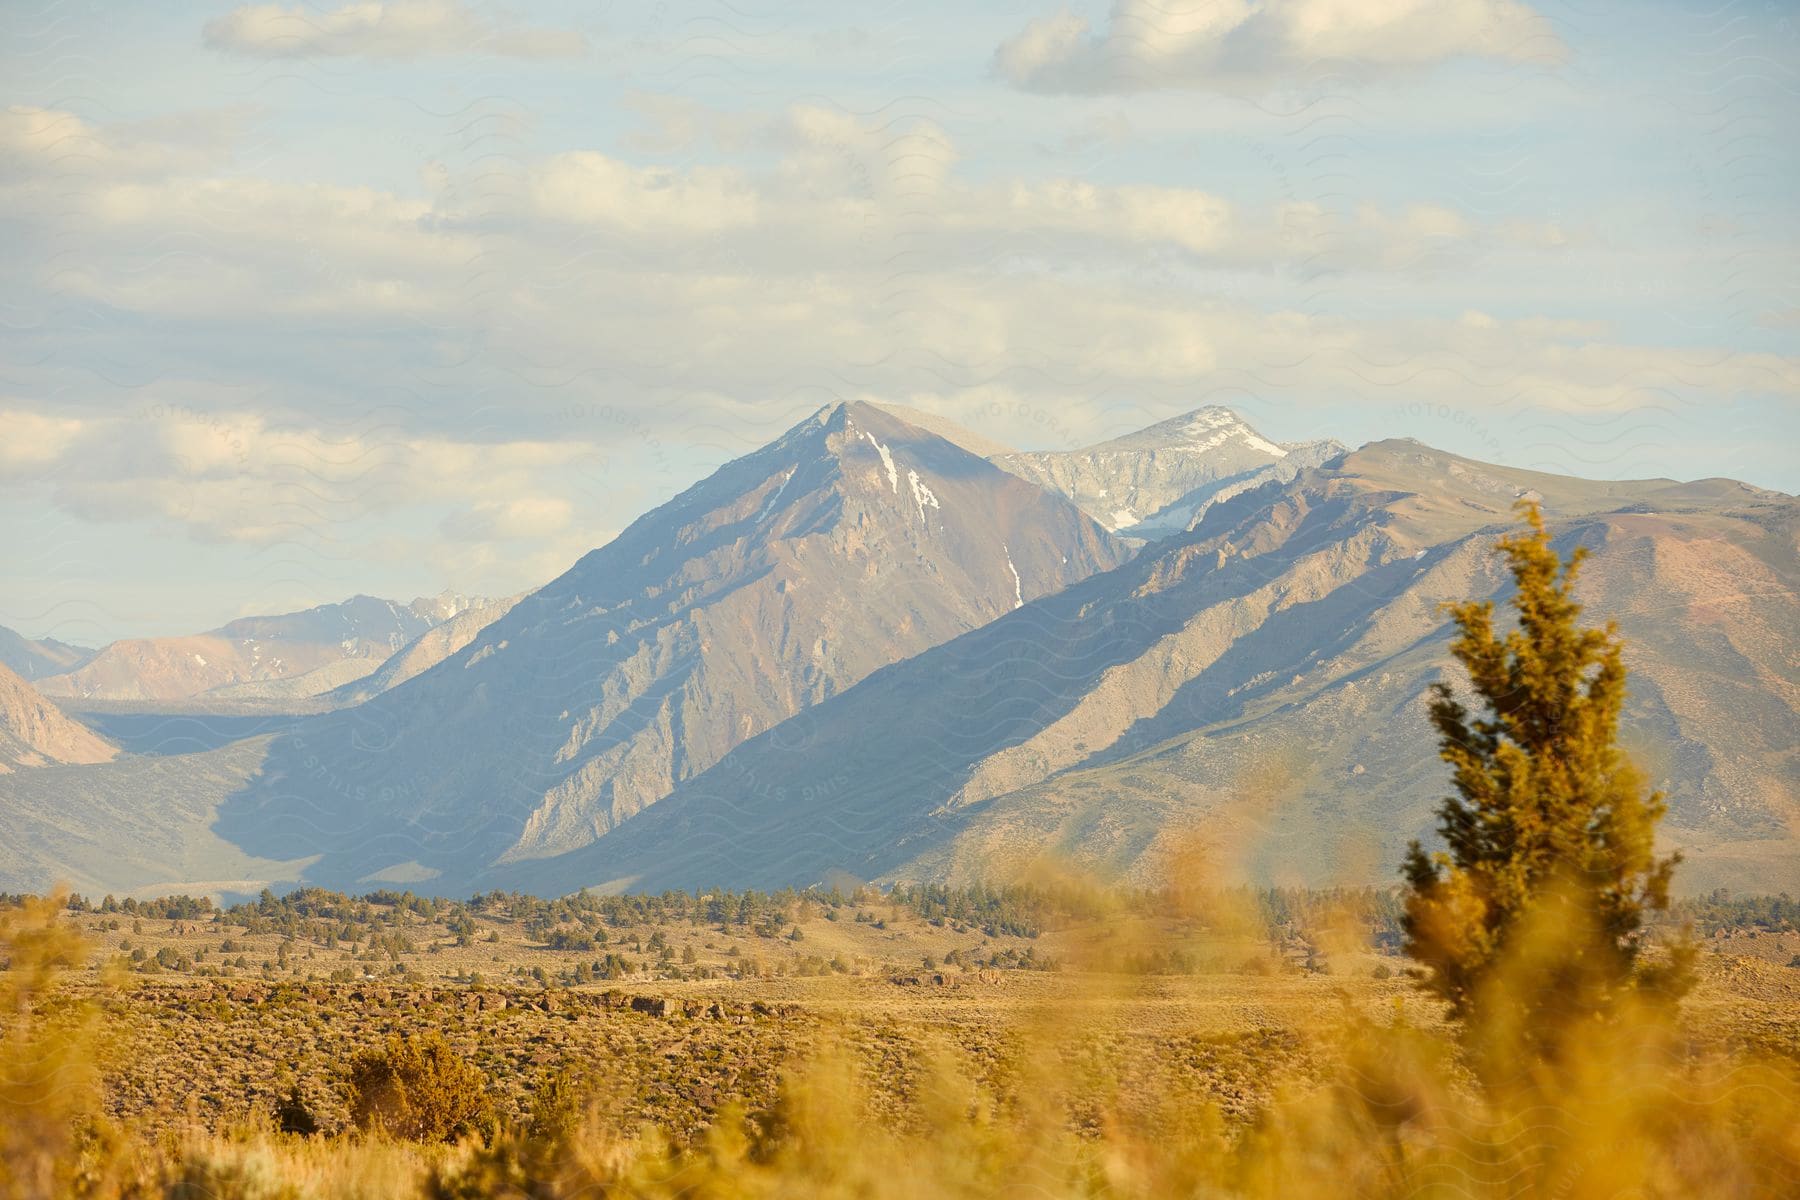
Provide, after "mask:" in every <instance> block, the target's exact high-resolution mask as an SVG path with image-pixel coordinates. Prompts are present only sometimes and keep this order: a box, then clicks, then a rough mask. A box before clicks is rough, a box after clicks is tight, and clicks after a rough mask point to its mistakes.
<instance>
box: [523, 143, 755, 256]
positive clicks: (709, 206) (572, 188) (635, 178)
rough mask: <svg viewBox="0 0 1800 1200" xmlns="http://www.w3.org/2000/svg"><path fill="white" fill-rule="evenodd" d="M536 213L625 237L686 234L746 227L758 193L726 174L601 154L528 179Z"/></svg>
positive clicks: (554, 163) (550, 166)
mask: <svg viewBox="0 0 1800 1200" xmlns="http://www.w3.org/2000/svg"><path fill="white" fill-rule="evenodd" d="M531 194H532V200H533V202H534V204H535V206H536V208H537V211H538V212H539V213H540V214H542V215H544V216H546V217H549V218H551V219H553V220H558V221H571V222H576V223H584V224H598V225H605V226H609V227H612V228H615V229H618V230H621V231H624V232H627V233H650V232H655V233H662V234H676V235H680V236H689V235H694V234H708V233H718V232H720V231H722V230H726V229H739V228H743V227H745V226H748V225H751V224H753V223H754V222H755V221H756V217H757V192H756V189H755V188H754V187H752V186H751V185H750V183H749V182H748V181H747V180H745V179H744V178H743V177H742V176H741V175H739V174H738V172H736V171H733V170H731V169H729V168H719V167H695V168H690V169H688V170H685V171H676V170H672V169H669V168H666V167H634V166H631V165H629V164H626V163H622V162H619V161H618V160H617V159H612V158H608V157H606V156H605V155H603V154H595V153H592V152H589V151H576V152H573V153H568V154H559V155H557V156H555V157H554V158H552V159H550V160H549V161H548V162H546V163H544V164H543V165H542V166H541V167H540V168H538V169H537V170H536V171H535V172H533V174H532V185H531Z"/></svg>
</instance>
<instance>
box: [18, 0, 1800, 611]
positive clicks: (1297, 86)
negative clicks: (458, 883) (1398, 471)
mask: <svg viewBox="0 0 1800 1200" xmlns="http://www.w3.org/2000/svg"><path fill="white" fill-rule="evenodd" d="M0 90H3V91H4V93H5V95H4V97H3V103H4V104H5V105H6V108H5V111H4V113H0V254H4V257H5V261H6V264H7V267H6V269H5V270H4V272H0V305H3V306H4V314H3V315H4V319H3V320H0V536H3V538H4V547H5V558H6V568H5V571H4V572H3V573H0V625H5V626H8V627H10V628H13V629H16V630H19V631H20V632H23V633H25V634H27V635H28V636H55V637H59V638H62V639H63V640H67V641H72V642H77V643H83V644H99V643H102V642H105V641H107V640H110V639H112V638H116V637H124V636H134V635H138V636H148V635H161V634H181V633H191V632H197V631H200V630H203V629H209V628H212V627H214V626H217V625H218V624H220V623H222V622H224V621H226V620H229V619H230V618H232V617H234V616H238V615H244V614H249V613H266V612H279V611H288V610H292V609H295V608H300V607H305V606H308V605H311V604H317V603H324V602H329V601H333V600H338V599H342V598H344V597H346V596H349V595H352V594H356V593H366V594H373V595H380V596H385V597H390V598H395V599H399V600H407V599H410V598H412V597H414V596H418V595H425V594H432V593H436V592H438V591H440V590H443V589H446V588H448V589H455V590H460V591H463V592H466V593H479V594H485V595H494V596H498V595H507V594H511V593H513V592H517V591H520V590H524V589H526V588H530V587H533V586H536V585H539V584H541V583H544V582H546V581H548V580H549V579H551V578H553V577H554V576H555V575H557V574H559V573H560V572H561V571H563V570H565V569H566V568H567V567H568V566H570V565H571V564H572V563H573V562H574V561H575V559H577V558H578V557H579V556H580V555H581V554H583V553H584V552H586V551H587V550H589V549H592V548H594V547H596V546H599V545H602V544H604V543H605V542H606V541H607V540H609V539H610V538H611V537H612V536H613V535H614V534H615V533H616V532H617V531H618V530H620V529H622V528H623V527H624V526H625V525H627V524H628V523H629V522H630V521H631V520H633V519H634V518H636V517H637V516H639V515H641V514H642V513H643V512H645V511H647V510H648V509H650V508H651V507H653V506H654V505H656V504H658V503H660V502H662V501H664V500H666V499H668V498H670V497H672V496H674V495H675V494H677V493H679V492H680V491H681V490H683V489H684V488H686V487H687V486H689V485H690V484H692V483H693V482H694V481H696V480H697V479H699V478H701V477H702V476H704V475H705V474H706V473H708V472H709V471H711V470H712V469H714V468H715V467H717V466H718V465H719V464H721V463H723V462H725V461H728V460H729V459H731V458H733V457H736V456H737V455H739V454H742V453H745V452H747V451H749V450H751V449H754V448H755V447H756V446H758V445H761V444H763V443H764V442H767V441H768V440H770V439H772V438H773V437H775V436H777V435H778V434H779V433H780V432H781V431H783V430H784V429H786V428H788V427H790V426H792V425H793V424H795V423H797V422H798V421H800V420H802V419H804V418H805V417H806V416H807V415H808V414H810V413H812V412H814V411H816V410H817V409H819V408H820V407H823V406H825V405H828V404H831V403H834V402H837V401H839V400H846V399H867V400H874V401H890V402H895V403H900V404H906V405H911V406H913V407H918V408H924V409H929V410H932V411H934V412H938V413H940V414H942V415H944V416H947V417H950V418H952V419H954V420H956V421H959V422H961V423H962V424H964V425H967V426H969V427H970V428H973V429H975V430H977V431H979V432H981V433H983V434H986V435H989V436H991V437H994V438H997V439H1000V440H1003V441H1007V442H1010V443H1012V444H1014V445H1017V446H1020V447H1023V448H1032V449H1073V448H1076V447H1079V446H1082V445H1086V444H1090V443H1092V442H1094V441H1097V440H1101V439H1103V438H1106V437H1110V436H1115V435H1117V434H1120V433H1124V432H1127V431H1129V430H1132V429H1136V428H1139V427H1142V426H1144V425H1147V424H1150V423H1152V422H1154V421H1157V420H1161V419H1164V418H1167V417H1170V416H1174V415H1176V414H1178V413H1182V412H1186V411H1189V410H1191V409H1194V408H1197V407H1200V406H1202V405H1206V404H1223V405H1227V406H1230V407H1232V408H1234V409H1236V410H1237V411H1238V412H1239V413H1240V414H1241V415H1243V416H1244V417H1245V419H1247V420H1248V421H1250V422H1251V423H1252V424H1253V425H1255V426H1256V427H1257V428H1258V429H1259V430H1261V431H1262V432H1263V433H1264V434H1265V435H1267V436H1269V437H1273V438H1276V439H1281V440H1304V439H1312V438H1317V437H1335V438H1338V439H1339V440H1341V441H1344V442H1346V443H1348V444H1351V445H1357V444H1361V443H1363V442H1366V441H1371V440H1375V439H1379V438H1385V437H1414V438H1418V439H1419V440H1421V441H1424V442H1427V443H1429V444H1432V445H1435V446H1438V447H1440V448H1443V449H1446V450H1450V451H1453V452H1456V453H1460V454H1464V455H1467V456H1469V457H1472V458H1477V459H1481V460H1484V461H1489V462H1495V463H1501V464H1505V465H1509V466H1516V467H1528V468H1533V469H1538V470H1548V471H1556V472H1563V473H1568V474H1575V475H1583V476H1588V477H1595V478H1622V477H1642V476H1669V477H1674V478H1683V479H1688V478H1699V477H1706V476H1729V477H1733V478H1739V479H1743V480H1746V481H1748V482H1751V483H1754V484H1757V485H1759V486H1763V487H1768V488H1774V489H1779V490H1782V491H1786V492H1790V493H1794V492H1800V454H1797V453H1796V449H1797V447H1800V297H1797V295H1796V280H1800V270H1797V268H1800V225H1797V223H1796V220H1795V218H1796V215H1797V213H1796V200H1795V197H1796V195H1797V194H1800V187H1797V186H1796V185H1800V139H1797V138H1794V137H1793V136H1792V129H1793V127H1794V126H1795V124H1796V118H1797V117H1800V111H1797V109H1800V10H1796V9H1795V8H1794V7H1792V6H1790V5H1786V4H1770V3H1754V4H1742V3H1725V4H1718V3H1715V2H1711V0H1709V2H1708V3H1706V4H1704V5H1700V4H1693V5H1683V4H1669V3H1657V2H1654V0H1636V2H1633V3H1629V4H1604V3H1602V4H1595V3H1582V4H1579V5H1562V4H1548V3H1545V4H1526V3H1521V2H1518V0H1431V2H1426V0H1260V2H1259V3H1245V2H1243V0H1114V2H1113V3H1111V4H1106V3H1101V4H1078V5H1072V6H1066V7H1059V6H1058V5H1057V4H1056V3H1055V0H1009V2H1007V3H1004V4H995V5H980V6H970V5H968V4H966V3H954V4H953V3H934V2H930V0H925V2H915V3H907V4H883V5H859V4H854V3H849V2H847V0H835V2H833V3H820V4H807V3H788V2H783V3H768V2H765V0H731V2H730V3H695V4H685V3H678V2H676V0H649V2H646V3H634V4H620V3H599V4H591V3H590V4H552V3H536V4H530V5H525V4H506V5H500V4H483V3H475V2H466V3H465V2H461V0H393V2H389V3H379V2H359V3H352V4H349V5H341V4H339V3H338V2H337V0H324V2H323V3H320V4H301V5H288V4H280V3H277V4H255V5H233V4H230V3H209V4H182V3H174V2H171V3H159V4H154V5H116V4H100V3H81V2H80V0H58V2H57V3H55V4H34V3H31V2H29V0H28V2H27V3H24V4H17V5H8V6H6V7H5V10H4V12H3V13H0ZM1783 130H1787V133H1786V134H1785V135H1784V133H1783Z"/></svg>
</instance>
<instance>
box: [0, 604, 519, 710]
mask: <svg viewBox="0 0 1800 1200" xmlns="http://www.w3.org/2000/svg"><path fill="white" fill-rule="evenodd" d="M484 603H486V602H485V601H482V600H479V599H477V600H469V599H467V598H465V597H462V596H457V595H454V594H450V593H446V594H444V595H442V596H433V597H426V598H422V599H418V600H414V601H413V602H412V603H410V604H404V605H403V604H398V603H396V602H394V601H392V600H382V599H378V598H376V597H374V596H352V597H351V598H350V599H348V600H345V601H343V602H341V603H338V604H322V605H319V606H318V607H316V608H309V609H306V610H304V611H302V612H294V613H284V614H282V615H279V616H267V617H242V618H239V619H238V620H235V621H231V622H229V623H227V624H225V625H221V626H220V627H219V628H217V629H213V630H210V631H208V632H206V633H200V634H194V635H192V636H189V637H160V638H128V639H124V640H121V641H116V642H112V643H111V644H109V645H107V646H105V647H103V648H102V649H100V650H98V651H86V652H83V654H82V655H80V656H71V657H70V659H69V665H68V666H66V667H64V668H63V669H62V670H60V671H58V672H55V673H49V672H42V673H40V674H38V675H36V676H33V677H32V678H34V679H35V680H36V682H37V685H38V690H39V691H41V692H43V693H44V694H45V695H47V696H55V697H59V698H67V699H70V700H76V701H83V702H91V701H158V700H185V699H190V698H192V697H195V696H200V695H202V694H207V693H214V694H216V698H217V699H220V700H252V699H266V698H289V699H298V698H303V697H308V696H315V695H319V694H321V693H323V692H327V691H330V690H331V689H333V688H335V687H339V686H341V685H343V684H346V683H349V682H351V681H353V680H355V679H359V678H361V677H362V676H364V675H367V674H369V673H370V672H372V671H374V670H375V669H376V668H378V667H379V666H381V664H382V663H384V662H386V661H387V659H388V658H389V657H390V656H391V655H392V654H393V653H394V652H395V651H396V650H399V649H400V648H401V647H403V646H405V645H407V644H408V643H410V642H412V641H413V640H414V639H415V638H417V637H419V636H420V635H421V634H424V633H425V632H426V631H428V630H430V629H432V628H433V627H435V626H437V625H438V624H440V623H442V622H444V621H446V620H449V619H450V618H452V617H454V616H456V615H457V614H458V613H460V612H462V611H464V610H465V609H467V608H469V607H470V606H471V605H474V606H480V605H482V604H484ZM12 636H14V637H16V636H17V635H12ZM32 645H36V646H40V647H41V646H45V645H46V643H41V642H40V643H32ZM71 649H72V648H71ZM8 665H11V661H10V658H9V660H8ZM15 669H17V668H15ZM21 673H23V672H21Z"/></svg>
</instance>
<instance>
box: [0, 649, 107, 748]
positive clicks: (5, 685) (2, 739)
mask: <svg viewBox="0 0 1800 1200" xmlns="http://www.w3.org/2000/svg"><path fill="white" fill-rule="evenodd" d="M118 753H119V751H118V748H117V747H116V746H114V745H112V744H111V743H110V742H108V741H107V740H106V739H105V738H102V737H101V736H100V735H99V734H97V733H95V732H94V731H93V730H91V729H89V728H88V727H87V726H85V725H83V724H81V722H79V721H77V720H75V719H74V718H72V717H69V716H67V715H66V714H64V712H63V711H62V709H60V708H58V707H56V705H54V704H52V703H50V702H49V701H48V700H46V699H44V697H43V696H41V695H39V694H38V692H37V691H36V689H34V688H33V687H32V686H31V684H30V683H28V682H27V681H26V680H24V679H23V678H21V677H20V676H19V674H18V673H17V672H16V671H14V670H12V668H10V667H6V666H0V774H10V773H11V772H13V771H16V770H19V769H21V768H26V767H43V766H49V765H51V764H53V763H100V762H108V761H110V760H111V759H113V758H114V757H116V756H117V755H118Z"/></svg>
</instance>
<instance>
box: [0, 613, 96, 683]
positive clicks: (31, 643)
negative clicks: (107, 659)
mask: <svg viewBox="0 0 1800 1200" xmlns="http://www.w3.org/2000/svg"><path fill="white" fill-rule="evenodd" d="M92 657H94V652H93V651H92V650H89V649H88V648H87V647H85V646H71V645H69V644H68V643H67V642H59V641H57V640H56V639H55V638H39V639H37V640H33V639H31V638H27V637H24V636H22V635H20V634H17V633H14V632H13V631H12V630H10V629H8V628H6V627H5V626H4V625H0V666H3V667H5V668H6V669H7V670H9V671H12V672H13V673H15V674H17V675H19V676H21V677H22V678H24V679H42V678H44V677H45V676H46V675H58V674H61V673H62V672H64V671H72V670H74V669H75V668H76V667H79V666H80V665H81V664H82V663H85V662H86V661H87V660H88V659H90V658H92Z"/></svg>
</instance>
